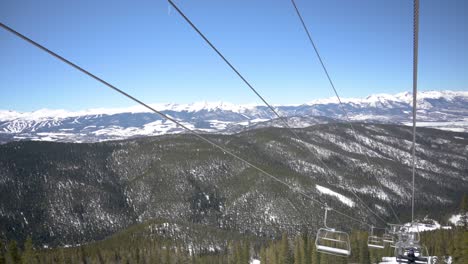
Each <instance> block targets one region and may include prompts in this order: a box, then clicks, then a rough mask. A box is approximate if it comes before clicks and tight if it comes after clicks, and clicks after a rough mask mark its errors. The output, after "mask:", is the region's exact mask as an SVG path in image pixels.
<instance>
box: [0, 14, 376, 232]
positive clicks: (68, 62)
mask: <svg viewBox="0 0 468 264" xmlns="http://www.w3.org/2000/svg"><path fill="white" fill-rule="evenodd" d="M0 27H2V28H3V29H5V30H6V31H8V32H10V33H12V34H13V35H15V36H17V37H19V38H20V39H22V40H24V41H26V42H27V43H29V44H31V45H33V46H35V47H36V48H39V49H40V50H42V51H44V52H46V53H48V54H49V55H51V56H52V57H55V58H56V59H58V60H60V61H62V62H64V63H65V64H67V65H69V66H71V67H72V68H75V69H76V70H78V71H80V72H82V73H83V74H85V75H87V76H89V77H91V78H92V79H94V80H96V81H98V82H100V83H102V84H104V85H105V86H107V87H108V88H110V89H112V90H114V91H115V92H118V93H120V94H122V95H123V96H125V97H127V98H128V99H130V100H132V101H134V102H136V103H138V104H140V105H142V106H143V107H145V108H147V109H149V110H151V111H152V112H154V113H156V114H158V115H159V116H161V117H163V118H164V119H167V120H169V121H171V122H173V123H175V124H176V125H178V126H180V127H182V128H183V129H185V130H186V131H188V132H190V133H191V134H193V135H194V136H196V137H197V138H199V139H201V140H203V141H205V142H206V143H208V144H210V145H212V146H214V147H215V148H218V149H219V150H221V151H223V152H225V153H226V154H228V155H230V156H232V157H233V158H235V159H237V160H239V161H242V162H244V163H245V164H247V165H248V166H250V167H251V168H253V169H256V170H257V171H259V172H260V173H262V174H264V175H266V176H268V177H270V178H272V179H273V180H275V181H276V182H278V183H281V184H283V185H285V186H286V187H288V188H290V189H291V190H292V191H294V192H298V193H299V194H301V195H303V196H304V197H306V198H309V199H310V200H312V201H314V202H316V203H318V204H320V205H321V206H326V204H325V203H323V202H321V201H319V200H317V199H316V198H313V197H312V196H310V195H308V194H307V193H305V192H303V191H301V190H297V189H296V188H294V187H293V186H291V185H289V184H288V183H286V182H285V181H283V180H281V179H279V178H278V177H276V176H274V175H272V174H271V173H269V172H267V171H265V170H263V169H261V168H260V167H258V166H256V165H254V164H252V163H250V162H249V161H247V160H245V159H243V158H242V157H240V156H238V155H237V154H235V153H233V152H232V151H230V150H228V149H226V148H224V147H223V146H220V145H218V144H216V143H215V142H213V141H211V140H209V139H208V138H206V137H204V136H202V135H201V134H199V133H197V132H196V131H195V130H192V129H190V128H188V127H187V126H185V125H184V124H182V123H181V122H180V121H178V120H176V119H174V118H172V117H170V116H168V115H166V114H164V113H162V112H160V111H158V110H156V109H154V108H152V107H151V106H149V105H148V104H145V103H144V102H142V101H141V100H139V99H137V98H135V97H133V96H132V95H130V94H128V93H126V92H125V91H123V90H121V89H119V88H118V87H116V86H114V85H112V84H110V83H109V82H107V81H105V80H104V79H102V78H100V77H98V76H96V75H94V74H93V73H91V72H89V71H87V70H86V69H84V68H82V67H80V66H78V65H77V64H75V63H73V62H71V61H70V60H68V59H66V58H64V57H62V56H60V55H59V54H57V53H55V52H53V51H52V50H50V49H48V48H46V47H44V46H42V45H41V44H39V43H37V42H35V41H34V40H32V39H30V38H28V37H26V36H25V35H23V34H21V33H19V32H18V31H15V30H14V29H12V28H10V27H8V26H7V25H5V24H3V23H1V22H0ZM329 210H330V211H335V212H336V213H337V214H339V215H341V216H343V217H346V218H348V219H350V220H353V221H356V222H358V223H361V224H364V225H368V226H369V224H368V223H366V222H363V221H361V220H359V219H357V218H354V217H352V216H349V215H347V214H345V213H343V212H341V211H338V210H336V209H333V208H329Z"/></svg>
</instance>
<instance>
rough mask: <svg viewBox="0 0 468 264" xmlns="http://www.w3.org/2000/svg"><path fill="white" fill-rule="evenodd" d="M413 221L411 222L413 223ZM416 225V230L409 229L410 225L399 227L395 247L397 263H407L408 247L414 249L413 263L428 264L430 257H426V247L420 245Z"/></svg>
mask: <svg viewBox="0 0 468 264" xmlns="http://www.w3.org/2000/svg"><path fill="white" fill-rule="evenodd" d="M413 224H414V223H412V225H413ZM417 226H418V225H416V232H414V231H411V228H410V227H411V226H409V227H404V228H402V229H401V231H400V233H399V235H398V240H399V241H398V242H397V243H396V247H395V256H396V259H397V262H398V263H409V258H408V252H409V250H410V249H412V250H413V251H414V255H415V256H416V259H415V262H414V263H419V264H428V263H430V261H431V260H430V257H428V255H429V254H428V251H427V248H426V247H424V246H422V245H421V244H420V243H419V241H420V236H419V230H418V228H417Z"/></svg>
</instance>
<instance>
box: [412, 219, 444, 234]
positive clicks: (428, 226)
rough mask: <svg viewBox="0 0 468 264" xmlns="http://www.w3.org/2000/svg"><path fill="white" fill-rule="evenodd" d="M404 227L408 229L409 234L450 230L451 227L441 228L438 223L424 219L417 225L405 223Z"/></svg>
mask: <svg viewBox="0 0 468 264" xmlns="http://www.w3.org/2000/svg"><path fill="white" fill-rule="evenodd" d="M404 226H405V227H407V228H408V231H409V232H424V231H433V230H437V229H451V228H452V227H451V226H442V225H441V224H439V222H437V221H436V220H432V219H424V220H423V221H422V222H418V223H417V224H411V223H406V224H405V225H404Z"/></svg>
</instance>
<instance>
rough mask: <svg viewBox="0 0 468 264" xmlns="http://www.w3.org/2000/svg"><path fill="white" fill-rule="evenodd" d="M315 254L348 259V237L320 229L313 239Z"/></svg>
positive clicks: (334, 231) (343, 233)
mask: <svg viewBox="0 0 468 264" xmlns="http://www.w3.org/2000/svg"><path fill="white" fill-rule="evenodd" d="M315 247H316V248H317V252H321V253H326V254H331V255H335V256H342V257H348V256H350V255H351V245H350V242H349V235H348V234H347V233H345V232H341V231H337V230H334V229H332V228H320V229H319V230H318V232H317V238H316V239H315Z"/></svg>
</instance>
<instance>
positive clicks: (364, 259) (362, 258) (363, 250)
mask: <svg viewBox="0 0 468 264" xmlns="http://www.w3.org/2000/svg"><path fill="white" fill-rule="evenodd" d="M363 238H364V237H363ZM366 241H367V236H366V237H365V239H363V240H361V242H360V243H359V245H360V246H359V263H362V264H370V255H369V249H368V248H367V243H366Z"/></svg>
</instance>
